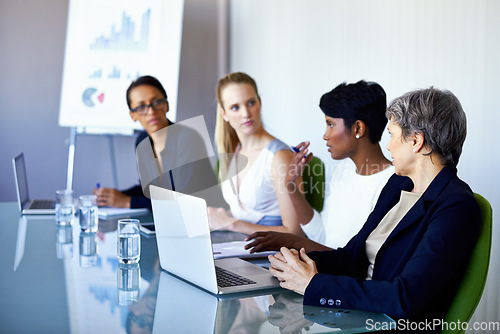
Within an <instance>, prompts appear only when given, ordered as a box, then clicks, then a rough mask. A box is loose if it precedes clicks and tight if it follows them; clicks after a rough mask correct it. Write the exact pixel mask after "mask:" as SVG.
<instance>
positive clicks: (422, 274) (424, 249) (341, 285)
mask: <svg viewBox="0 0 500 334" xmlns="http://www.w3.org/2000/svg"><path fill="white" fill-rule="evenodd" d="M412 188H413V183H412V182H411V180H410V179H409V178H407V177H401V176H397V175H393V176H392V177H391V178H390V179H389V181H388V183H387V184H386V186H385V187H384V189H383V190H382V192H381V194H380V197H379V199H378V201H377V204H376V206H375V208H374V209H373V211H372V213H371V214H370V216H369V217H368V219H367V221H366V223H365V225H364V226H363V228H362V229H361V230H360V232H359V233H358V234H357V235H356V236H354V237H353V238H352V239H351V240H350V241H349V243H348V244H347V245H346V246H345V247H344V248H339V249H337V250H333V251H326V252H311V253H310V254H309V255H310V256H311V258H312V259H313V260H314V261H315V262H316V266H317V269H318V271H319V273H318V274H316V275H315V276H314V277H313V279H312V280H311V282H310V283H309V285H308V287H307V289H306V291H305V295H304V304H306V305H317V306H328V305H330V306H333V307H337V308H339V307H341V308H352V309H360V310H368V311H376V312H384V313H386V314H388V315H389V316H391V317H393V318H404V319H413V320H418V319H443V318H444V315H445V314H446V311H447V309H448V307H449V304H450V302H451V300H452V298H453V296H454V294H455V293H456V290H457V287H458V284H459V283H460V281H461V279H462V276H463V272H464V269H465V266H466V264H467V262H468V259H469V257H470V254H471V251H472V248H473V246H474V245H475V242H476V240H477V235H478V232H479V226H480V211H479V206H478V204H477V202H476V199H475V197H474V194H473V193H472V191H471V189H470V188H469V186H468V185H467V184H466V183H464V182H463V181H461V180H460V179H459V178H458V177H457V175H456V169H455V168H451V167H445V168H443V170H442V171H441V172H440V173H439V174H438V175H437V176H436V178H435V179H434V180H433V181H432V183H431V184H430V185H429V187H428V188H427V190H426V191H425V192H424V193H423V194H422V196H421V198H420V199H419V200H418V201H417V202H416V203H415V205H414V206H413V207H412V208H411V209H410V211H409V212H408V213H407V214H406V215H405V216H404V218H403V219H402V220H401V221H400V222H399V224H398V225H397V226H396V228H395V229H394V230H393V232H392V233H391V234H390V235H389V237H388V239H387V240H386V242H385V243H384V244H383V245H382V247H381V248H380V250H379V252H378V254H377V257H376V259H375V266H374V272H373V280H368V281H367V280H365V278H366V276H367V269H368V264H369V263H368V259H367V256H366V249H365V241H366V239H367V237H368V236H369V235H370V233H371V232H372V231H373V230H374V229H375V227H376V226H377V225H378V224H379V222H380V221H381V219H382V218H383V217H384V216H385V215H386V213H387V212H388V211H389V210H390V209H391V208H392V207H393V206H394V205H395V204H396V203H397V202H398V201H399V198H400V193H401V190H407V191H410V190H411V189H412Z"/></svg>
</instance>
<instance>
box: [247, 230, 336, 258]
mask: <svg viewBox="0 0 500 334" xmlns="http://www.w3.org/2000/svg"><path fill="white" fill-rule="evenodd" d="M245 240H246V241H250V240H253V241H251V242H249V243H248V244H246V245H245V249H249V250H250V253H256V252H263V251H279V250H280V248H281V247H287V248H295V249H301V248H305V250H306V251H307V252H312V251H323V250H331V248H329V247H326V246H324V245H321V244H318V243H317V242H314V241H312V240H310V239H308V238H306V237H303V236H299V235H296V234H291V233H283V232H274V231H266V232H254V233H252V234H250V235H249V236H248V237H247V238H246V239H245Z"/></svg>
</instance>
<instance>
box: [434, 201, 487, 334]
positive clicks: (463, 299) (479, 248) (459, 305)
mask: <svg viewBox="0 0 500 334" xmlns="http://www.w3.org/2000/svg"><path fill="white" fill-rule="evenodd" d="M474 195H475V196H476V200H477V202H478V203H479V207H480V209H481V230H480V232H479V237H478V239H477V243H476V245H475V246H474V249H473V250H472V254H471V257H470V260H469V265H468V267H467V269H466V271H465V275H464V278H463V280H462V283H460V286H459V287H458V290H457V294H456V295H455V298H454V299H453V301H452V303H451V306H450V308H449V309H448V312H447V313H446V317H445V319H444V321H445V322H447V323H448V324H450V323H452V322H454V323H455V324H456V323H457V322H458V321H460V322H469V320H470V318H471V317H472V314H474V311H475V309H476V307H477V305H478V304H479V301H480V300H481V295H482V294H483V290H484V285H485V283H486V277H487V276H488V266H489V263H490V251H491V228H492V221H493V218H492V209H491V205H490V203H489V202H488V200H487V199H486V198H484V197H483V196H481V195H479V194H476V193H474ZM449 327H451V328H454V327H456V326H449ZM451 328H448V330H443V331H442V332H441V333H442V334H458V333H460V334H462V333H464V332H465V331H464V330H462V329H461V328H455V330H451ZM445 329H446V328H445Z"/></svg>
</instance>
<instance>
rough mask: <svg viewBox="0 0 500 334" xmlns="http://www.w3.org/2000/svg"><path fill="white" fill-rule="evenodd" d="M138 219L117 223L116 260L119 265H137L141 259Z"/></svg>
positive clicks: (123, 220)
mask: <svg viewBox="0 0 500 334" xmlns="http://www.w3.org/2000/svg"><path fill="white" fill-rule="evenodd" d="M139 226H140V221H139V219H120V220H119V221H118V229H117V231H118V250H117V255H118V260H119V261H120V262H121V263H125V264H127V263H137V262H139V259H140V258H141V236H140V234H139Z"/></svg>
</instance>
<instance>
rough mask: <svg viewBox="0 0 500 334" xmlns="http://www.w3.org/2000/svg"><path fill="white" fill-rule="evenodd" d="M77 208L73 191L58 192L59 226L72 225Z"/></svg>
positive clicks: (57, 218)
mask: <svg viewBox="0 0 500 334" xmlns="http://www.w3.org/2000/svg"><path fill="white" fill-rule="evenodd" d="M74 210H75V206H74V203H73V190H70V189H62V190H57V191H56V222H57V223H58V224H59V225H70V224H71V221H72V220H73V214H74Z"/></svg>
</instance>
